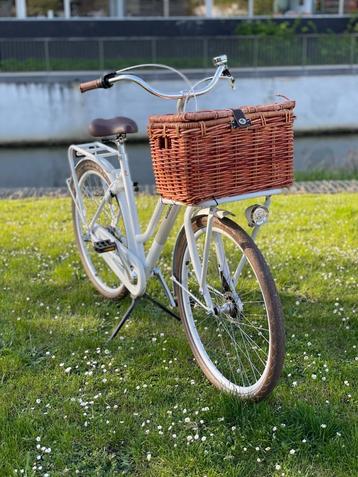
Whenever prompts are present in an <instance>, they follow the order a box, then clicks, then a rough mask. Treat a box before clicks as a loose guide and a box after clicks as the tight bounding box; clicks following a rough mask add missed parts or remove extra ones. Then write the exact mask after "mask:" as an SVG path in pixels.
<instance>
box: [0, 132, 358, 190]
mask: <svg viewBox="0 0 358 477" xmlns="http://www.w3.org/2000/svg"><path fill="white" fill-rule="evenodd" d="M128 154H129V157H130V166H131V171H132V177H133V180H134V181H137V182H138V183H139V184H140V185H152V184H153V183H154V177H153V173H152V168H151V160H150V152H149V146H148V144H145V143H133V144H129V145H128ZM295 170H296V171H303V172H314V171H325V172H327V171H338V170H339V171H345V172H349V171H351V172H353V171H355V172H358V135H340V136H317V137H314V136H311V137H299V138H297V139H296V140H295ZM68 176H69V169H68V162H67V156H66V147H64V146H63V147H26V148H0V188H1V187H6V188H13V187H14V188H21V187H63V186H64V185H65V179H66V178H67V177H68Z"/></svg>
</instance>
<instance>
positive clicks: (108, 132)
mask: <svg viewBox="0 0 358 477" xmlns="http://www.w3.org/2000/svg"><path fill="white" fill-rule="evenodd" d="M88 129H89V132H90V134H91V136H94V137H106V136H118V135H119V134H128V133H135V132H137V131H138V126H137V124H136V123H135V122H134V121H133V120H132V119H129V118H125V117H123V116H118V117H116V118H111V119H102V118H98V119H94V120H93V121H92V122H91V123H90V125H89V128H88Z"/></svg>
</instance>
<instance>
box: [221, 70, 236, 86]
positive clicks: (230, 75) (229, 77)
mask: <svg viewBox="0 0 358 477" xmlns="http://www.w3.org/2000/svg"><path fill="white" fill-rule="evenodd" d="M221 76H224V77H226V78H227V79H228V80H230V86H231V88H232V89H233V90H234V89H235V81H236V80H235V78H234V77H233V75H232V74H231V73H230V70H229V68H225V69H224V71H223V72H222V73H221Z"/></svg>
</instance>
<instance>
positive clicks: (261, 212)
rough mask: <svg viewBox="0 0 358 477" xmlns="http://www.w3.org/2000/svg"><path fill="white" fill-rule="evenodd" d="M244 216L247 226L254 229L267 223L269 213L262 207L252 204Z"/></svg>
mask: <svg viewBox="0 0 358 477" xmlns="http://www.w3.org/2000/svg"><path fill="white" fill-rule="evenodd" d="M245 215H246V219H247V223H248V224H249V226H250V227H255V225H262V224H265V223H266V222H267V221H268V216H269V211H268V208H267V207H265V206H264V205H259V204H254V205H250V207H248V208H247V209H246V210H245Z"/></svg>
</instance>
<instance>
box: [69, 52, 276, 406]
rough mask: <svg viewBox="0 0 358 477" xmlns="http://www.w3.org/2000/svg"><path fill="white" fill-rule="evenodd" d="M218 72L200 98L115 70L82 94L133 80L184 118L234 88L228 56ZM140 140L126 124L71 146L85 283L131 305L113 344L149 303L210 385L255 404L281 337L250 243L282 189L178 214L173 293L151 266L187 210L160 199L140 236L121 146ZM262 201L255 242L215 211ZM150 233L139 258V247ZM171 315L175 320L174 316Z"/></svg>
mask: <svg viewBox="0 0 358 477" xmlns="http://www.w3.org/2000/svg"><path fill="white" fill-rule="evenodd" d="M214 63H215V64H216V67H217V68H216V71H215V74H214V75H213V76H212V77H211V78H207V79H206V80H207V84H206V86H205V87H203V88H202V89H200V90H198V89H196V90H194V88H190V89H188V90H187V91H185V92H180V93H178V94H166V93H161V92H159V91H157V90H155V89H154V88H152V87H151V86H150V85H149V84H148V83H146V82H145V81H144V80H143V79H142V78H140V77H138V76H136V75H133V74H128V72H127V71H123V70H121V71H117V72H113V73H110V74H108V75H105V76H104V77H103V78H102V79H99V80H95V81H91V82H87V83H83V84H81V91H82V92H84V91H88V90H90V89H95V88H109V87H110V86H112V85H113V84H114V83H117V82H126V81H129V82H132V83H135V84H137V85H139V86H141V87H142V88H144V89H145V90H146V91H148V92H149V93H151V94H153V95H155V96H158V97H161V98H163V99H171V100H177V109H178V111H182V110H183V107H184V105H185V104H186V102H187V101H188V100H189V99H190V98H193V97H194V96H200V95H203V94H205V93H207V92H209V91H211V90H212V89H213V88H214V87H215V85H216V84H217V83H218V81H219V80H220V79H226V80H227V79H229V80H233V78H232V77H231V75H230V74H229V70H228V67H227V60H226V56H225V55H224V56H222V57H218V58H215V59H214ZM141 66H143V65H141ZM200 83H202V82H200ZM136 131H137V125H136V124H135V122H134V121H132V120H131V119H128V118H124V117H117V118H114V119H109V120H101V119H97V120H94V121H93V122H92V123H91V125H90V132H91V133H92V135H93V136H94V137H99V138H102V139H104V142H102V141H96V142H93V143H87V144H80V145H72V146H70V148H69V153H68V159H69V164H70V169H71V177H70V178H69V179H68V181H67V184H68V187H69V191H70V193H71V195H72V199H73V221H74V230H75V236H76V241H77V245H78V249H79V252H80V256H81V261H82V264H83V266H84V269H85V271H86V274H87V276H88V278H89V279H90V280H91V282H92V284H93V285H94V287H95V288H96V289H97V290H98V292H99V293H100V294H102V295H103V296H104V297H107V298H110V299H120V298H123V297H124V296H126V295H128V294H130V296H131V297H132V303H131V305H130V307H129V309H128V310H127V312H126V313H125V315H124V316H123V318H122V319H121V321H120V322H119V323H118V325H117V326H116V328H115V329H114V331H113V333H112V336H111V338H114V336H116V334H117V333H118V331H119V330H120V329H121V327H122V326H123V324H124V323H125V321H126V320H127V319H128V317H129V316H130V314H131V312H132V310H133V308H134V306H135V305H136V304H137V303H138V300H139V299H140V298H141V297H148V298H149V299H150V300H152V301H153V302H154V303H156V304H158V305H159V306H160V307H161V308H162V309H163V310H165V311H167V312H168V313H170V314H171V315H172V316H174V317H176V318H178V319H181V321H182V322H183V324H184V328H185V332H186V335H187V338H188V340H189V343H190V347H191V349H192V352H193V354H194V357H195V359H196V361H197V363H198V365H199V366H200V367H201V369H202V371H203V372H204V374H205V375H206V376H207V378H208V379H209V380H210V381H211V382H212V383H213V384H214V385H215V386H217V387H218V388H219V389H221V390H224V391H226V392H229V393H233V394H235V395H238V396H239V397H241V398H243V399H251V400H260V399H262V398H264V397H265V396H267V395H268V394H269V393H270V392H271V391H272V389H273V388H274V387H275V385H276V384H277V381H278V379H279V376H280V373H281V370H282V366H283V359H284V329H283V316H282V308H281V304H280V299H279V296H278V293H277V290H276V286H275V284H274V281H273V279H272V276H271V273H270V270H269V268H268V266H267V264H266V262H265V260H264V258H263V256H262V254H261V252H260V251H259V249H258V247H257V246H256V244H255V242H254V239H255V237H256V235H257V233H258V231H259V228H260V227H261V225H262V224H264V223H265V221H266V220H267V215H268V208H269V205H270V198H271V196H272V195H273V194H278V193H280V192H281V190H280V189H277V190H268V191H260V192H258V193H250V194H243V195H240V196H236V197H229V198H226V199H218V200H211V201H205V202H203V203H200V204H195V206H184V207H186V210H185V213H184V224H183V226H182V228H181V230H180V232H179V234H178V236H177V239H176V243H175V247H174V251H173V266H172V276H171V281H172V285H173V292H172V291H171V287H170V286H169V285H168V284H167V282H166V281H165V279H164V277H163V275H162V273H161V271H160V269H159V268H158V266H157V263H158V260H159V257H160V255H161V252H162V250H163V247H164V245H165V243H166V240H167V238H168V235H169V233H170V231H171V229H172V227H173V225H174V222H175V220H176V218H177V217H178V214H179V211H180V209H181V207H183V205H181V204H179V203H173V201H167V200H165V199H163V198H159V200H158V203H157V205H156V207H155V210H154V212H153V215H152V217H151V219H150V221H149V223H148V224H147V227H146V230H145V232H142V231H141V229H140V223H139V220H138V213H137V209H136V205H135V195H134V187H133V183H132V179H131V174H130V169H129V164H128V157H127V153H126V147H125V140H126V135H127V134H129V133H133V132H136ZM109 140H110V141H111V142H109ZM110 157H111V158H112V159H113V158H116V160H118V168H115V167H113V166H112V165H111V163H110V162H109V160H108V159H109V158H110ZM259 196H260V197H264V198H265V201H264V204H263V205H257V204H255V205H254V206H251V207H249V208H248V209H247V210H246V212H247V216H248V220H249V225H250V226H252V227H253V232H252V235H251V236H250V235H248V234H247V233H246V232H245V231H244V230H243V229H242V228H241V227H240V226H239V225H238V224H236V223H235V222H234V221H233V220H232V219H231V218H230V217H229V216H230V215H231V214H230V212H228V211H225V210H221V209H219V207H218V205H219V204H220V203H224V202H230V201H231V202H232V201H240V200H243V199H247V198H257V197H259ZM154 234H155V236H154V239H153V242H152V245H151V246H150V248H149V250H148V251H147V253H145V248H144V244H145V243H146V242H147V241H148V240H149V239H150V238H151V237H152V236H153V235H154ZM152 276H155V277H157V278H158V279H159V281H160V283H161V284H162V286H163V289H164V291H165V294H166V296H167V298H168V301H169V307H167V306H164V305H163V304H161V303H159V302H158V301H157V300H156V299H154V298H152V297H149V296H148V295H147V294H146V287H147V282H148V280H149V279H150V277H152ZM176 307H177V308H178V311H179V316H177V314H176V313H175V312H174V309H175V308H176Z"/></svg>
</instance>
